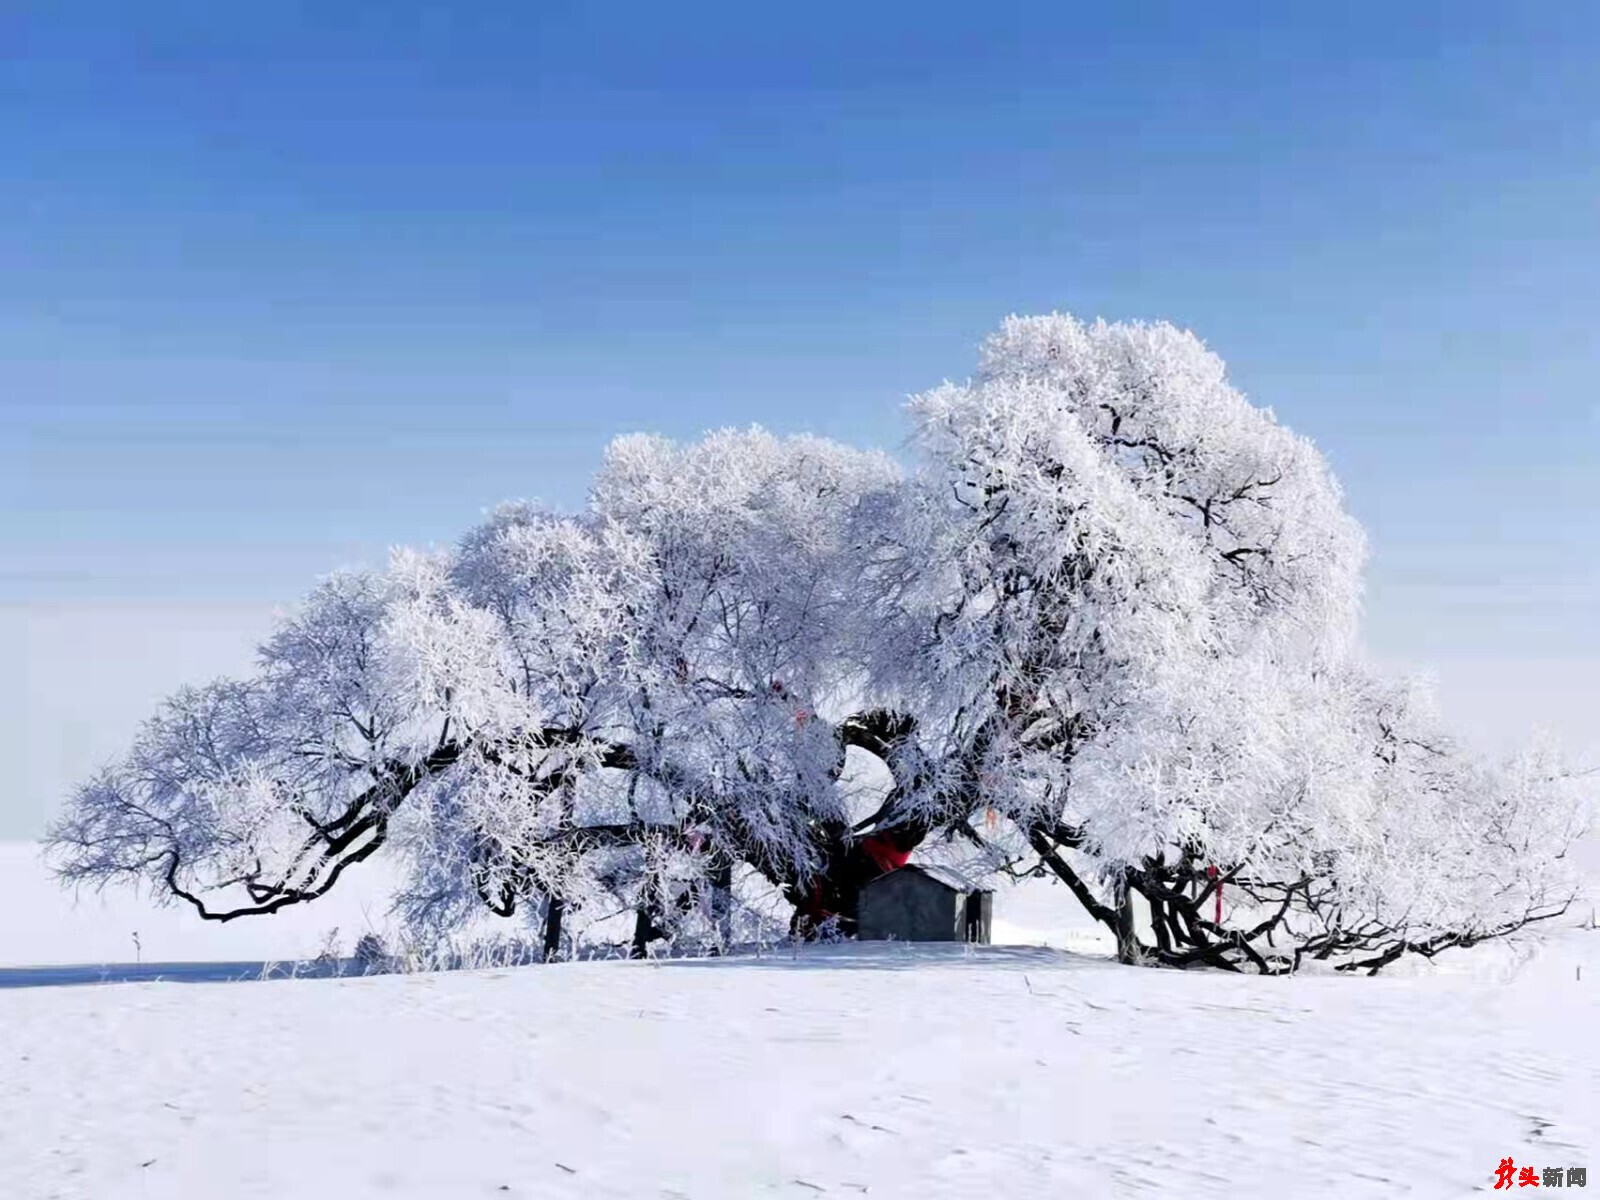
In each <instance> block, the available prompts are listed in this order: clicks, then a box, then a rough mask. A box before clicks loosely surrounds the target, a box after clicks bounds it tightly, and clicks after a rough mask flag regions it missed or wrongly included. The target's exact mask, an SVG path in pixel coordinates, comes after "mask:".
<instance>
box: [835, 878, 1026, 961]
mask: <svg viewBox="0 0 1600 1200" xmlns="http://www.w3.org/2000/svg"><path fill="white" fill-rule="evenodd" d="M993 915H994V892H993V891H991V890H990V889H989V888H981V887H978V886H977V885H976V884H974V883H972V882H971V881H970V880H967V879H964V878H962V876H961V875H959V874H958V873H957V872H955V871H952V870H950V869H949V868H948V867H933V866H924V865H922V864H921V863H907V864H906V865H905V866H903V867H901V868H900V869H899V870H898V871H890V872H889V873H888V874H887V875H880V876H878V878H876V879H874V880H873V881H872V882H871V883H869V884H867V885H866V886H865V887H863V888H862V889H861V905H860V908H859V910H858V921H857V932H856V936H857V937H859V938H860V939H861V940H863V941H884V940H887V939H891V938H892V939H893V940H895V941H897V942H977V943H979V944H981V945H987V944H988V942H989V925H990V921H991V920H992V918H993Z"/></svg>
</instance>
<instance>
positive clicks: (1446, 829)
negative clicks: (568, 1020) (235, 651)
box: [53, 316, 1577, 970]
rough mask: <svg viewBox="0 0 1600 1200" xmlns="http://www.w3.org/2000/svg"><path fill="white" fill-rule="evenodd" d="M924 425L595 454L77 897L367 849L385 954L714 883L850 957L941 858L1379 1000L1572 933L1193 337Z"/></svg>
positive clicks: (1058, 319)
mask: <svg viewBox="0 0 1600 1200" xmlns="http://www.w3.org/2000/svg"><path fill="white" fill-rule="evenodd" d="M911 414H912V418H913V421H914V423H915V439H914V440H915V446H916V449H917V453H918V461H917V463H916V465H915V468H914V469H913V470H912V471H911V472H910V473H909V474H902V472H901V471H900V470H899V469H898V468H897V467H896V466H895V465H894V464H893V463H892V462H890V461H889V460H887V459H885V458H883V457H882V456H879V455H874V454H863V453H860V452H857V451H853V450H850V449H848V448H845V447H841V446H838V445H835V444H832V443H829V442H825V441H822V440H819V439H813V438H789V439H780V438H775V437H773V436H771V435H768V434H765V433H762V432H761V431H758V430H757V431H750V432H745V433H736V432H724V433H719V434H715V435H712V436H710V437H708V438H706V439H705V440H703V441H702V442H699V443H696V444H693V445H689V446H680V445H675V444H672V443H669V442H666V441H664V440H662V439H659V438H653V437H644V436H639V437H631V438H624V439H621V440H620V441H618V442H617V443H615V444H614V445H613V446H612V447H611V449H610V451H609V452H608V455H607V458H606V461H605V464H604V466H603V468H602V470H601V472H600V475H599V477H598V478H597V479H596V481H595V484H594V487H593V490H592V494H591V498H590V503H589V505H588V506H587V508H586V509H585V511H583V512H582V513H580V514H577V515H561V514H555V513H549V512H544V511H541V510H538V509H536V508H533V507H530V506H511V507H507V508H503V509H501V510H499V511H497V512H496V513H495V514H494V515H493V516H492V517H491V518H490V519H489V520H488V521H487V522H485V523H484V524H483V525H482V526H480V527H479V528H478V529H476V530H474V531H473V532H472V533H470V534H469V535H468V536H467V537H466V538H465V539H463V541H462V542H461V543H460V544H459V545H458V546H457V547H455V548H454V549H453V550H451V551H449V552H446V553H441V554H432V555H417V554H410V553H403V554H399V555H397V556H396V557H395V560H394V562H393V563H392V564H391V567H390V569H389V570H388V571H387V572H384V573H381V574H372V575H355V576H348V577H340V578H337V579H334V580H332V581H330V582H328V583H327V584H325V585H323V586H322V587H321V588H319V589H318V590H317V591H316V592H315V593H313V595H312V597H311V598H310V600H309V601H308V602H307V604H306V605H305V606H304V607H303V608H302V610H301V611H300V612H299V613H297V614H296V615H295V616H294V617H292V618H290V619H289V620H287V621H286V622H285V623H284V624H283V626H282V628H281V629H280V630H279V632H278V633H277V634H276V635H275V636H274V637H273V638H272V639H271V640H270V641H269V642H268V643H267V645H266V646H265V647H264V648H263V651H262V661H261V669H260V671H259V672H258V673H257V675H256V676H255V677H253V678H252V679H250V680H247V681H243V682H223V683H218V684H215V685H213V686H211V687H209V688H206V689H201V690H198V691H186V692H184V693H181V694H180V695H178V696H177V697H175V698H174V699H173V700H172V701H171V702H169V704H168V705H167V706H166V707H165V708H164V709H163V711H162V712H161V713H160V714H159V715H158V716H157V717H156V718H155V719H154V720H153V721H152V722H151V723H150V724H149V725H148V726H147V727H146V729H145V730H144V732H143V733H142V735H141V736H140V738H139V739H138V741H137V742H136V744H135V746H134V747H133V748H132V750H131V751H130V753H129V754H128V755H127V756H126V757H125V758H124V759H123V760H122V761H120V762H119V763H117V764H115V765H114V766H113V767H111V768H110V769H108V770H107V771H105V772H104V773H102V775H100V776H99V777H98V778H96V779H95V780H92V781H91V782H90V783H88V784H87V785H86V786H85V787H84V788H82V789H81V790H80V791H79V792H78V794H77V795H76V797H75V798H74V800H73V801H72V803H71V804H70V806H69V808H68V811H67V814H66V816H65V817H64V818H63V819H62V820H61V822H60V823H59V824H58V825H57V827H56V829H55V830H54V832H53V842H54V846H55V850H56V853H57V855H58V860H59V862H60V864H61V869H62V873H63V874H64V876H66V877H67V878H68V879H75V880H87V881H92V882H96V883H104V882H108V881H111V880H115V879H142V880H146V881H149V882H152V883H154V884H155V885H156V886H157V888H158V890H160V891H161V892H162V893H163V894H166V895H168V896H170V897H172V898H175V899H180V900H183V901H186V902H188V903H190V904H192V905H193V906H194V907H195V908H196V909H197V910H198V911H199V912H200V913H201V915H203V916H205V917H208V918H211V919H218V920H228V919H232V918H234V917H238V916H243V915H248V914H261V913H267V912H271V911H274V910H276V909H278V908H281V907H283V906H284V905H286V904H291V903H296V902H301V901H306V900H310V899H314V898H315V897H317V896H319V895H321V894H323V893H324V892H325V891H326V890H327V889H328V888H329V887H331V886H333V885H334V884H335V882H336V881H337V880H338V878H339V877H340V875H341V873H342V872H343V871H344V870H346V869H347V868H348V867H350V866H352V865H353V864H355V863H358V862H360V861H361V860H362V859H363V858H365V857H367V856H369V855H370V854H372V853H373V852H374V851H375V850H376V849H377V848H378V847H379V846H381V845H384V844H389V845H390V846H392V847H394V848H395V849H397V850H398V851H399V852H400V853H401V854H402V855H404V856H405V858H406V859H407V861H408V862H409V864H410V875H409V882H408V886H407V889H406V892H405V894H404V896H403V897H402V902H403V905H404V908H405V911H406V912H407V914H408V916H409V917H410V918H411V919H412V920H413V921H414V922H416V923H418V924H421V925H428V926H432V927H435V928H439V929H449V928H452V927H454V926H457V925H459V924H460V923H461V922H463V921H465V920H466V919H467V918H468V917H469V916H470V915H471V914H472V913H474V912H477V911H489V912H493V913H497V914H500V915H506V916H509V915H512V914H514V913H517V912H522V913H530V912H531V913H533V914H534V915H535V917H536V918H537V919H538V920H540V921H541V922H542V924H543V930H544V944H545V947H546V952H547V953H548V954H554V953H557V952H558V951H559V949H560V947H561V944H562V922H563V918H564V915H565V914H567V913H569V912H573V911H597V910H598V909H600V908H604V907H608V906H609V907H622V908H625V909H632V910H633V911H634V912H635V913H636V914H637V920H636V925H635V934H634V938H633V947H634V950H635V952H636V953H642V952H643V951H644V949H645V947H646V946H647V945H648V944H649V943H650V942H651V941H653V940H655V939H656V938H658V937H662V936H667V937H671V936H675V935H676V934H678V933H680V932H683V931H685V930H689V929H691V928H692V927H694V926H695V925H696V923H698V924H699V926H700V927H701V929H700V931H701V932H702V933H703V934H708V935H709V936H710V937H711V938H712V940H713V941H717V940H721V941H725V940H726V938H727V936H728V918H729V914H730V905H731V893H732V884H733V880H734V877H735V874H736V872H738V871H740V870H746V871H751V872H754V873H756V874H758V875H759V876H761V877H763V878H764V879H765V880H766V881H767V882H768V883H769V884H770V885H772V886H773V887H775V888H776V889H778V890H779V891H780V892H781V894H782V895H783V896H784V897H785V898H786V899H787V900H788V901H789V902H790V904H791V905H792V906H793V908H794V912H795V921H794V926H795V929H796V931H797V932H798V931H802V930H812V929H815V928H816V927H818V926H821V925H823V924H825V923H828V922H830V921H836V922H837V923H838V924H839V925H840V926H841V927H842V928H843V929H844V930H845V931H846V932H848V931H849V929H850V928H851V926H852V924H853V920H854V916H855V909H856V896H857V893H858V892H859V890H860V888H861V887H862V886H863V885H864V884H865V883H866V882H868V881H869V880H870V879H872V878H873V877H875V876H876V875H878V874H881V873H882V872H883V871H885V870H888V869H892V868H893V867H895V866H897V865H899V864H901V863H903V862H905V861H906V858H907V856H908V855H909V854H910V853H912V852H913V851H914V850H916V849H917V848H918V847H919V846H921V845H922V844H923V843H924V842H925V841H926V840H927V839H929V838H930V837H934V836H942V837H945V838H952V837H959V838H961V839H962V840H963V842H964V843H966V844H969V846H970V847H971V850H972V854H973V856H974V862H975V863H976V864H979V865H987V866H989V867H991V868H993V869H1005V870H1013V871H1015V870H1018V869H1022V864H1023V861H1024V860H1027V859H1032V860H1035V868H1034V869H1040V870H1047V871H1050V872H1053V873H1054V874H1055V875H1056V876H1057V877H1059V878H1060V879H1061V880H1062V881H1063V882H1065V883H1066V884H1067V885H1068V887H1069V888H1070V889H1071V891H1072V893H1073V894H1074V895H1075V896H1076V898H1077V900H1078V901H1079V902H1081V903H1082V904H1083V905H1084V906H1085V907H1086V908H1087V909H1088V911H1089V912H1091V913H1092V914H1093V915H1094V916H1095V917H1096V918H1097V919H1099V920H1102V921H1104V922H1105V923H1106V924H1107V925H1108V926H1109V927H1110V928H1111V929H1113V930H1114V931H1115V933H1116V935H1117V938H1118V943H1119V947H1120V949H1121V952H1122V955H1123V957H1124V958H1125V959H1129V960H1132V959H1135V958H1137V957H1140V956H1148V957H1151V958H1154V959H1157V960H1159V961H1164V962H1168V963H1172V964H1178V965H1183V964H1188V963H1196V962H1199V963H1208V964H1212V965H1217V966H1224V967H1230V968H1242V967H1254V968H1256V969H1260V970H1278V969H1282V968H1285V967H1289V966H1293V965H1295V964H1296V963H1298V962H1300V961H1302V960H1304V959H1305V958H1307V957H1308V956H1309V957H1311V958H1315V959H1322V960H1326V961H1332V962H1334V963H1335V964H1336V965H1341V966H1347V967H1354V966H1366V967H1368V968H1369V969H1376V968H1377V967H1380V966H1382V965H1384V964H1385V963H1386V962H1388V961H1392V959H1393V958H1394V957H1396V956H1398V955H1400V954H1403V953H1406V952H1408V951H1412V952H1419V953H1423V954H1432V953H1435V952H1437V951H1438V950H1439V949H1442V948H1443V947H1445V946H1448V945H1460V944H1470V943H1471V942H1474V941H1477V940H1481V939H1483V938H1485V937H1492V936H1496V935H1498V934H1501V933H1504V932H1507V931H1509V930H1511V929H1514V928H1517V927H1519V926H1520V925H1522V924H1525V923H1526V922H1528V921H1530V920H1536V919H1539V918H1540V917H1543V916H1546V915H1549V914H1551V913H1553V912H1555V911H1558V910H1559V907H1560V904H1561V902H1562V900H1563V898H1564V895H1565V893H1563V892H1562V891H1561V885H1562V880H1561V878H1560V876H1559V873H1558V868H1559V856H1560V852H1561V851H1562V850H1563V849H1564V847H1565V844H1566V841H1567V840H1569V839H1570V837H1571V835H1572V833H1573V831H1574V829H1575V827H1576V826H1575V822H1576V816H1575V814H1576V811H1577V808H1576V799H1575V798H1574V797H1573V796H1572V795H1571V794H1570V790H1569V782H1568V781H1567V780H1566V779H1565V777H1564V775H1563V772H1562V770H1561V768H1560V766H1559V764H1558V763H1556V762H1555V761H1554V760H1553V759H1552V758H1551V757H1550V756H1548V755H1543V754H1531V755H1529V756H1526V757H1525V758H1523V759H1522V760H1519V761H1518V762H1516V763H1514V764H1511V765H1510V766H1508V767H1505V768H1498V769H1491V768H1490V767H1488V766H1485V765H1482V764H1478V763H1475V762H1473V761H1472V760H1471V759H1470V758H1469V757H1468V756H1466V755H1464V754H1462V753H1461V752H1460V751H1459V749H1458V748H1457V747H1455V746H1454V745H1453V744H1452V743H1450V742H1449V740H1448V739H1447V738H1446V737H1445V736H1444V735H1443V734H1442V733H1441V732H1440V731H1439V729H1438V725H1437V722H1436V721H1435V720H1434V719H1433V717H1432V716H1431V714H1430V713H1429V711H1428V709H1427V707H1426V704H1425V702H1424V698H1423V697H1422V696H1421V695H1420V693H1418V692H1417V691H1416V689H1408V688H1406V687H1402V686H1399V685H1394V684H1389V683H1386V682H1384V681H1382V680H1381V679H1379V678H1378V677H1377V676H1376V675H1375V674H1374V673H1372V672H1370V671H1368V670H1367V669H1366V668H1365V667H1363V666H1362V665H1361V663H1360V662H1359V659H1358V657H1357V655H1356V651H1355V644H1356V643H1355V635H1356V621H1357V615H1358V608H1359V592H1360V576H1361V568H1362V561H1363V553H1364V551H1363V543H1362V537H1361V533H1360V530H1359V529H1358V527H1357V526H1356V524H1355V523H1354V521H1353V520H1352V519H1351V518H1350V517H1349V515H1348V514H1347V513H1346V512H1345V511H1344V508H1343V505H1342V502H1341V498H1340V493H1339V489H1338V487H1337V485H1336V483H1335V482H1334V480H1333V478H1332V475H1331V473H1330V472H1329V470H1328V467H1327V464H1326V463H1325V462H1324V460H1323V459H1322V457H1321V456H1320V455H1319V454H1318V453H1317V452H1316V450H1315V448H1314V447H1312V446H1311V444H1310V443H1309V442H1307V441H1305V440H1304V439H1303V438H1300V437H1298V436H1296V435H1295V434H1293V433H1291V432H1290V431H1289V430H1287V429H1285V428H1284V427H1283V426H1281V425H1280V424H1278V422H1277V421H1276V419H1275V418H1274V417H1273V415H1272V414H1271V413H1270V412H1269V411H1266V410H1262V409H1259V408H1256V407H1254V406H1252V405H1251V404H1250V403H1248V402H1247V401H1246V400H1245V399H1244V397H1242V396H1241V395H1240V394H1239V393H1238V392H1237V391H1236V390H1235V389H1233V388H1232V387H1231V386H1230V385H1229V384H1228V382H1227V380H1226V377H1225V373H1224V370H1223V367H1222V364H1221V362H1220V361H1219V360H1218V359H1217V358H1216V357H1215V356H1214V355H1213V354H1211V353H1210V352H1209V351H1208V350H1206V348H1205V347H1204V346H1203V345H1202V344H1201V343H1200V342H1199V341H1198V340H1197V339H1195V338H1194V337H1193V336H1192V335H1190V334H1187V333H1184V332H1181V331H1179V330H1176V329H1174V328H1172V327H1170V326H1166V325H1153V326H1145V325H1108V324H1104V323H1101V324H1097V325H1093V326H1085V325H1083V324H1081V323H1079V322H1077V321H1075V320H1073V319H1071V318H1069V317H1062V316H1052V317H1047V318H1035V319H1027V320H1012V321H1010V322H1008V323H1007V324H1006V325H1005V326H1004V327H1003V328H1002V329H1001V330H1000V331H999V332H998V333H997V334H996V335H995V336H994V337H993V338H991V339H990V341H989V342H988V344H987V345H986V347H985V349H984V354H983V360H982V363H981V367H980V371H979V373H978V375H977V376H976V377H975V378H974V379H973V380H972V381H970V382H968V383H965V384H961V385H951V384H947V385H945V386H944V387H942V388H939V389H936V390H935V391H933V392H930V393H928V394H927V395H924V396H922V397H919V398H918V399H917V400H915V401H914V402H913V404H912V406H911ZM851 751H855V752H856V753H857V754H865V755H868V756H871V757H872V758H875V759H876V760H878V762H879V763H880V764H881V767H882V768H883V770H884V776H885V778H886V779H887V781H888V783H887V789H886V791H885V792H884V794H883V795H882V796H881V802H879V803H877V804H875V805H874V809H873V811H871V812H865V813H864V812H859V811H856V810H855V808H854V798H853V796H852V794H851V793H850V791H849V790H848V789H847V788H846V787H844V786H843V783H842V779H843V776H844V774H845V771H846V763H847V761H848V755H849V753H850V752H851ZM979 814H982V816H983V819H982V820H981V821H979V820H978V819H977V818H978V817H979ZM980 826H981V828H980ZM1220 888H1226V889H1228V890H1229V895H1230V897H1232V899H1233V901H1234V903H1233V904H1232V906H1231V913H1230V918H1229V920H1228V921H1226V922H1225V923H1224V922H1222V921H1219V920H1218V919H1217V918H1216V914H1215V913H1214V912H1211V911H1210V909H1209V907H1208V905H1209V904H1210V902H1211V901H1212V900H1213V899H1214V897H1215V896H1216V894H1217V890H1218V889H1220ZM1136 902H1137V903H1136ZM1141 908H1142V917H1143V919H1144V923H1145V925H1146V927H1147V928H1148V931H1149V936H1150V938H1151V939H1152V940H1151V942H1150V943H1149V944H1145V943H1144V942H1143V941H1142V940H1141V935H1140V930H1139V920H1138V918H1139V917H1140V915H1141V914H1140V912H1139V911H1138V910H1139V909H1141Z"/></svg>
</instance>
